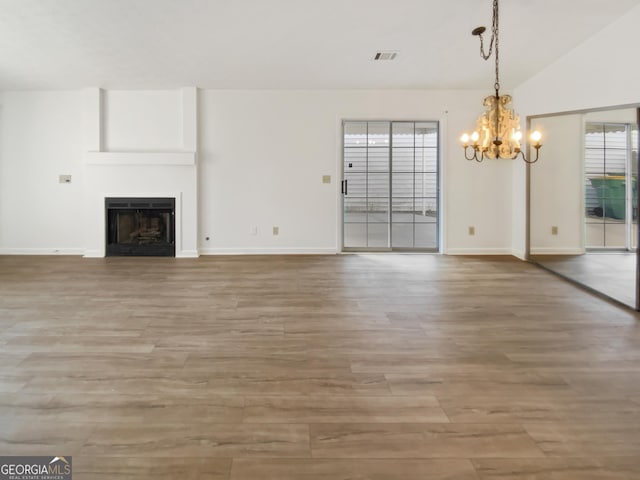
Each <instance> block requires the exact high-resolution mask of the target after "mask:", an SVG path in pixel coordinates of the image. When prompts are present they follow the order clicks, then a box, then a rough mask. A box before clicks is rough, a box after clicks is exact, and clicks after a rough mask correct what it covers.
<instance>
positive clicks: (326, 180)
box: [322, 175, 331, 183]
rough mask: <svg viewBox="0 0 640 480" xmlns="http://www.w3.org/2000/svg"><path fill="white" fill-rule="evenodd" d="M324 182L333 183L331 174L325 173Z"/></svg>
mask: <svg viewBox="0 0 640 480" xmlns="http://www.w3.org/2000/svg"><path fill="white" fill-rule="evenodd" d="M322 183H331V175H323V176H322Z"/></svg>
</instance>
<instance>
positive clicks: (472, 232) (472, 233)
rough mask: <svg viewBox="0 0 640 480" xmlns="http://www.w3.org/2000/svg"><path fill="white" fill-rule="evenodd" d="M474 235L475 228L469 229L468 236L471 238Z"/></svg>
mask: <svg viewBox="0 0 640 480" xmlns="http://www.w3.org/2000/svg"><path fill="white" fill-rule="evenodd" d="M475 234H476V227H469V235H471V236H473V235H475Z"/></svg>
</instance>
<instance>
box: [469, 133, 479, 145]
mask: <svg viewBox="0 0 640 480" xmlns="http://www.w3.org/2000/svg"><path fill="white" fill-rule="evenodd" d="M479 139H480V134H479V133H478V132H473V133H472V134H471V141H472V142H473V143H478V140H479Z"/></svg>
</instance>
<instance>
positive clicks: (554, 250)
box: [531, 247, 585, 255]
mask: <svg viewBox="0 0 640 480" xmlns="http://www.w3.org/2000/svg"><path fill="white" fill-rule="evenodd" d="M584 253H585V252H584V250H583V249H582V248H575V247H567V248H558V247H539V248H532V249H531V255H582V254H584Z"/></svg>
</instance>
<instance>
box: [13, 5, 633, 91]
mask: <svg viewBox="0 0 640 480" xmlns="http://www.w3.org/2000/svg"><path fill="white" fill-rule="evenodd" d="M638 5H640V0H606V1H605V0H502V2H501V5H500V27H501V37H500V39H501V45H500V47H501V49H500V53H501V63H502V78H503V85H504V86H505V87H507V88H513V87H514V86H516V85H518V84H519V83H521V82H522V81H524V80H526V79H527V78H529V77H531V76H532V75H533V74H535V73H536V72H537V71H539V70H541V69H542V68H544V67H545V66H546V65H548V64H550V63H552V62H553V61H555V60H556V59H558V58H560V57H561V56H563V55H565V54H566V53H568V52H569V51H570V50H571V49H573V48H574V47H576V46H577V45H579V44H580V43H582V42H583V41H584V40H586V39H587V38H588V37H590V36H591V35H593V34H594V33H595V32H597V31H598V30H600V29H602V28H604V27H605V26H606V25H608V24H610V23H611V22H613V21H614V20H615V19H617V18H618V17H620V16H622V15H624V14H625V13H627V12H628V11H629V10H631V9H632V8H634V7H636V6H638ZM490 24H491V0H395V1H389V0H0V89H3V90H7V89H50V88H51V89H66V88H80V87H86V86H100V87H104V88H134V89H137V88H148V89H154V88H173V87H178V86H184V85H196V86H199V87H203V88H266V89H273V88H275V89H317V88H452V89H462V88H486V89H488V90H490V89H491V87H492V85H493V65H492V64H491V62H485V61H483V60H482V59H481V58H480V55H479V44H478V41H477V39H476V38H474V37H472V36H471V34H470V32H471V30H472V29H473V28H474V27H476V26H478V25H486V26H490ZM629 41H633V38H632V33H631V32H629ZM380 50H395V51H398V52H399V54H398V56H397V58H396V59H395V60H393V61H390V62H373V61H372V57H373V55H374V54H375V52H377V51H380ZM612 54H615V53H614V52H612Z"/></svg>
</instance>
